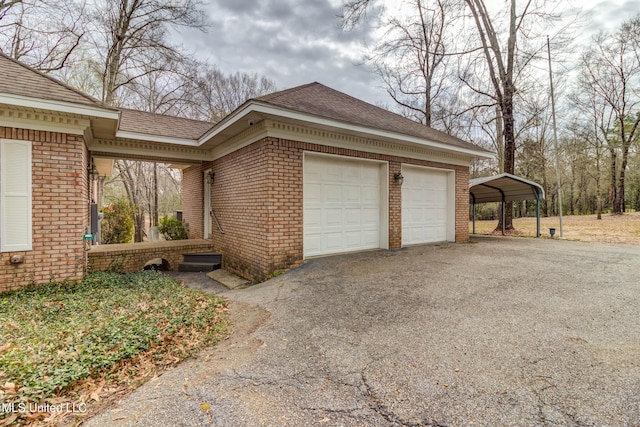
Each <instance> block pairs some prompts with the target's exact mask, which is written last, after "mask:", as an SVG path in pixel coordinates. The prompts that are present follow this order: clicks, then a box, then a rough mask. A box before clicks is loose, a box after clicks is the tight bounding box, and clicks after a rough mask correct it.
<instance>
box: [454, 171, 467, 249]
mask: <svg viewBox="0 0 640 427" xmlns="http://www.w3.org/2000/svg"><path fill="white" fill-rule="evenodd" d="M468 241H469V168H459V169H456V242H457V243H466V242H468Z"/></svg>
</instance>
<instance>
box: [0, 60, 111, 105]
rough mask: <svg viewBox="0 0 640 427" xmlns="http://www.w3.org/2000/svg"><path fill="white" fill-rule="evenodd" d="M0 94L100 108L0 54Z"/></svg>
mask: <svg viewBox="0 0 640 427" xmlns="http://www.w3.org/2000/svg"><path fill="white" fill-rule="evenodd" d="M0 76H2V78H0V93H8V94H11V95H20V96H27V97H30V98H38V99H46V100H52V101H66V102H73V103H76V104H83V105H90V106H93V107H102V106H103V105H102V104H101V103H100V102H99V101H98V100H96V99H94V98H92V97H90V96H89V95H85V94H84V93H82V92H80V91H77V90H75V89H73V88H71V87H70V86H67V85H65V84H64V83H62V82H59V81H58V80H56V79H54V78H52V77H50V76H48V75H46V74H43V73H41V72H39V71H37V70H34V69H33V68H31V67H29V66H27V65H25V64H23V63H21V62H19V61H16V60H15V59H13V58H10V57H8V56H7V55H5V54H4V53H2V52H0Z"/></svg>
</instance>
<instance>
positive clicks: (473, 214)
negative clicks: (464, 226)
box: [471, 194, 476, 234]
mask: <svg viewBox="0 0 640 427" xmlns="http://www.w3.org/2000/svg"><path fill="white" fill-rule="evenodd" d="M471 197H472V198H473V205H472V211H473V212H472V216H473V218H472V219H473V234H476V196H474V195H473V194H472V195H471Z"/></svg>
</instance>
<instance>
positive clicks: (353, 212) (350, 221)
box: [344, 208, 362, 228]
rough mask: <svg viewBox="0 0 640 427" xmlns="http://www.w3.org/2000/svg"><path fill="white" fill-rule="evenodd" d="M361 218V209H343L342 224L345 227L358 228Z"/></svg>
mask: <svg viewBox="0 0 640 427" xmlns="http://www.w3.org/2000/svg"><path fill="white" fill-rule="evenodd" d="M361 217H362V209H360V208H345V209H344V224H345V225H346V226H350V227H355V228H360V224H361Z"/></svg>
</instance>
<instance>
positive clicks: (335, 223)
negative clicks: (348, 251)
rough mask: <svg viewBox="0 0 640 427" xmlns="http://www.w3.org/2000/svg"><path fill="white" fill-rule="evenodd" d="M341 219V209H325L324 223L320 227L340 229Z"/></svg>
mask: <svg viewBox="0 0 640 427" xmlns="http://www.w3.org/2000/svg"><path fill="white" fill-rule="evenodd" d="M342 217H343V212H342V208H326V209H324V222H323V223H322V224H321V225H320V226H321V227H340V226H342Z"/></svg>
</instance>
